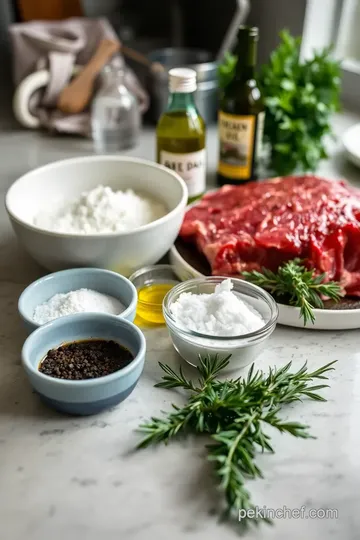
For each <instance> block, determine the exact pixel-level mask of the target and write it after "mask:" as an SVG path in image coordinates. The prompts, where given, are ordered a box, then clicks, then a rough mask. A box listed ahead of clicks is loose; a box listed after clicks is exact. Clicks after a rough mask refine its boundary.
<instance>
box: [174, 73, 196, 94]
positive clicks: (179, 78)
mask: <svg viewBox="0 0 360 540" xmlns="http://www.w3.org/2000/svg"><path fill="white" fill-rule="evenodd" d="M169 90H170V92H172V93H174V92H179V93H185V94H186V93H188V92H195V90H196V71H194V70H193V69H189V68H173V69H170V71H169Z"/></svg>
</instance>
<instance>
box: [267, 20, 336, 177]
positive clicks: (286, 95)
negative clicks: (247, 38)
mask: <svg viewBox="0 0 360 540" xmlns="http://www.w3.org/2000/svg"><path fill="white" fill-rule="evenodd" d="M280 40H281V41H280V44H279V46H278V47H277V49H275V50H274V51H273V53H272V54H271V57H270V60H269V62H268V64H266V65H264V66H262V68H261V70H260V73H259V77H258V83H259V86H260V89H261V91H262V94H263V96H264V101H265V106H266V117H265V129H264V138H265V142H267V143H268V145H269V147H270V163H269V167H270V169H271V170H272V171H273V172H274V173H275V174H276V175H286V174H290V173H293V172H294V171H296V172H307V171H314V170H315V169H316V167H317V165H318V163H319V161H320V160H321V159H324V158H325V157H327V154H326V150H325V136H326V135H329V134H330V135H331V134H332V127H331V123H330V122H331V116H332V114H333V113H334V112H335V111H337V110H339V108H340V73H341V71H340V63H339V62H338V61H336V60H335V59H334V58H333V56H332V50H331V49H330V48H326V49H323V50H322V51H316V52H315V53H314V55H313V57H312V58H310V59H308V60H305V61H301V60H300V47H301V39H299V38H296V39H295V38H293V37H292V36H291V35H290V34H289V33H288V32H287V31H285V30H284V31H282V32H281V33H280ZM285 134H286V140H284V136H285Z"/></svg>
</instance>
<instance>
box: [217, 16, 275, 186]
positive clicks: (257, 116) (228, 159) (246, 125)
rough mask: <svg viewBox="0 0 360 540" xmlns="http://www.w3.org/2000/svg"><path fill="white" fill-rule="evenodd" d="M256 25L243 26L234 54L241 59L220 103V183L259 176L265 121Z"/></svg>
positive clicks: (246, 179)
mask: <svg viewBox="0 0 360 540" xmlns="http://www.w3.org/2000/svg"><path fill="white" fill-rule="evenodd" d="M258 37H259V32H258V29H257V28H256V27H247V26H241V27H240V28H239V31H238V36H237V44H236V48H235V51H234V53H235V54H236V56H237V58H238V60H237V64H236V69H235V75H234V77H233V79H232V81H231V82H230V83H229V84H228V86H226V87H225V89H224V90H223V93H222V96H221V98H220V106H219V118H218V122H219V146H220V149H219V164H218V175H217V180H218V185H220V186H221V185H224V184H242V183H244V182H247V181H249V180H255V179H256V178H257V166H258V160H259V155H260V154H261V145H262V138H263V126H264V120H265V112H264V105H263V101H262V97H261V92H260V90H259V88H258V86H257V83H256V80H255V66H256V56H257V42H258Z"/></svg>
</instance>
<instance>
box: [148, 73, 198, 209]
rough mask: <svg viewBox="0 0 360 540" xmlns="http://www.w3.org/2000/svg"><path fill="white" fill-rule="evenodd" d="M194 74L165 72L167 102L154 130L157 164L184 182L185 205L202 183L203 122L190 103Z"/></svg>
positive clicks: (193, 92)
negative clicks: (185, 191)
mask: <svg viewBox="0 0 360 540" xmlns="http://www.w3.org/2000/svg"><path fill="white" fill-rule="evenodd" d="M195 91H196V71H194V70H193V69H187V68H174V69H171V70H170V71H169V92H170V95H169V102H168V107H167V110H166V111H165V113H164V114H163V115H162V116H161V118H160V120H159V122H158V125H157V128H156V138H157V162H158V163H160V164H162V165H165V166H166V167H168V168H169V169H172V170H173V171H175V172H177V173H178V174H179V175H180V176H181V177H182V178H183V180H185V182H186V185H187V188H188V193H189V202H192V201H194V200H195V199H197V198H198V197H200V196H201V195H202V194H203V193H204V191H205V184H206V151H205V138H206V137H205V131H206V128H205V122H204V120H203V119H202V117H201V116H200V114H199V112H198V110H197V108H196V105H195V100H194V94H195Z"/></svg>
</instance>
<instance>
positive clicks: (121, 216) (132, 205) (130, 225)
mask: <svg viewBox="0 0 360 540" xmlns="http://www.w3.org/2000/svg"><path fill="white" fill-rule="evenodd" d="M166 214H167V210H166V208H165V206H164V204H162V203H161V202H159V201H156V200H153V199H150V198H149V197H143V196H141V195H138V194H136V193H135V192H134V191H132V190H131V189H128V190H126V191H113V190H112V189H111V188H110V187H108V186H102V185H100V186H97V187H96V188H94V189H93V190H91V191H88V192H84V193H82V194H81V195H80V197H78V198H77V199H75V200H72V201H69V202H68V203H67V204H65V205H64V206H63V207H62V208H59V209H58V211H55V212H54V211H50V212H41V213H40V214H38V215H37V216H36V217H35V219H34V225H36V226H37V227H41V228H42V229H46V230H49V231H53V232H59V233H70V234H71V233H72V234H98V233H116V232H125V231H132V230H134V229H137V228H139V227H142V226H143V225H147V224H148V223H151V222H152V221H155V220H157V219H159V218H161V217H163V216H165V215H166Z"/></svg>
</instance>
